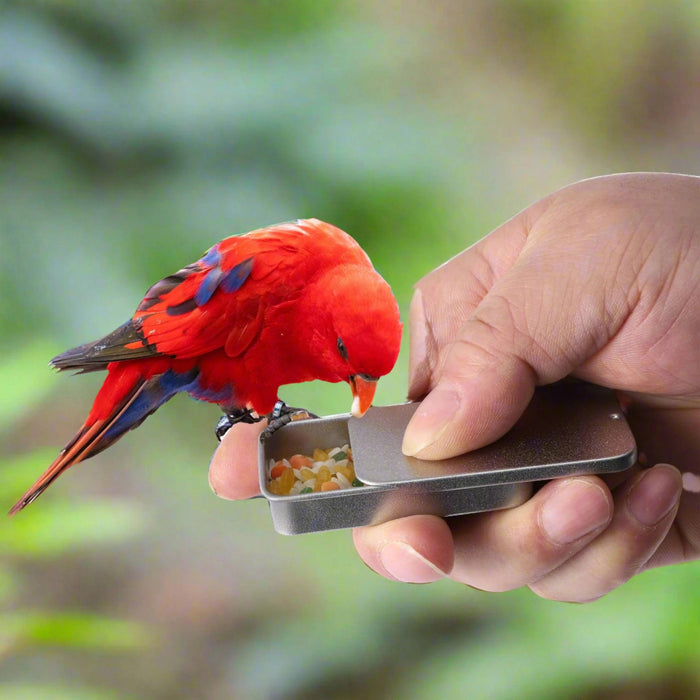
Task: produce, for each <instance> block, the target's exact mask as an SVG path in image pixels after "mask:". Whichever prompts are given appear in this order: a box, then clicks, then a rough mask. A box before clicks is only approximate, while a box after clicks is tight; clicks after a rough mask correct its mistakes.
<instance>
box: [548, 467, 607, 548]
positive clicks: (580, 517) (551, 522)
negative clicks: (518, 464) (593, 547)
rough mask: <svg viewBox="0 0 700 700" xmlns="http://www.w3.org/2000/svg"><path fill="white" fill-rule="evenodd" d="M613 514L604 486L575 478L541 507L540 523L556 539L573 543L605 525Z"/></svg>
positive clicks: (550, 536)
mask: <svg viewBox="0 0 700 700" xmlns="http://www.w3.org/2000/svg"><path fill="white" fill-rule="evenodd" d="M610 515H611V513H610V503H609V501H608V499H607V497H606V494H605V492H604V491H603V489H602V488H601V487H600V486H597V485H596V484H592V483H590V482H589V481H584V480H582V479H571V480H569V481H568V482H565V483H563V484H561V485H560V486H559V488H558V489H557V490H556V491H555V492H554V493H552V494H550V495H549V497H548V499H547V501H546V502H545V504H544V505H543V506H542V509H541V510H540V525H541V527H542V529H543V530H544V533H545V535H546V536H547V538H548V539H549V540H551V541H552V542H555V543H556V544H569V543H571V542H575V541H576V540H578V539H580V538H581V537H583V536H585V535H587V534H589V533H591V532H593V531H594V530H597V529H598V528H600V527H602V526H603V525H605V524H606V523H607V522H608V521H609V520H610Z"/></svg>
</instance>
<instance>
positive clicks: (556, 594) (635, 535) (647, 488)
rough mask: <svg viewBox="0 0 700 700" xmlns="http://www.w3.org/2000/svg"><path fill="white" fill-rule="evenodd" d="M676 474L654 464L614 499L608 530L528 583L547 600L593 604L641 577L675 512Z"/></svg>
mask: <svg viewBox="0 0 700 700" xmlns="http://www.w3.org/2000/svg"><path fill="white" fill-rule="evenodd" d="M681 491H682V480H681V475H680V472H679V471H678V470H677V469H676V468H675V467H672V466H671V465H668V464H659V465H656V466H655V467H653V468H651V469H647V470H645V471H643V472H641V473H640V474H639V475H638V476H637V477H636V478H634V479H632V480H631V481H630V482H629V483H627V484H625V485H624V486H622V487H621V488H620V490H619V492H618V493H616V494H615V515H614V517H613V520H612V522H611V524H610V526H609V527H608V528H607V529H606V530H605V532H603V533H602V534H601V535H600V536H599V537H598V538H597V539H596V540H595V541H593V542H592V543H591V544H590V545H589V546H588V547H586V548H585V549H584V550H582V551H581V552H579V553H578V554H577V555H576V556H574V557H572V558H571V559H569V560H568V561H566V563H564V564H563V565H562V566H560V567H559V568H557V569H556V570H555V571H552V572H551V573H549V574H548V575H547V576H544V577H542V578H541V579H539V580H538V581H536V582H533V583H532V584H530V588H531V589H532V590H533V591H534V592H535V593H536V594H537V595H539V596H541V597H543V598H548V599H551V600H565V601H570V602H586V601H589V600H596V599H597V598H600V597H601V596H603V595H605V594H606V593H608V592H610V591H611V590H613V589H615V588H617V587H618V586H620V585H622V584H623V583H625V582H626V581H627V580H629V579H630V578H631V577H632V576H634V575H635V574H637V573H638V572H640V571H641V570H642V569H643V568H644V567H645V565H646V563H647V562H648V561H649V559H650V558H651V557H652V556H653V555H654V553H655V552H656V550H657V548H658V547H659V545H660V544H661V543H662V541H663V540H664V538H665V537H666V535H667V533H668V531H669V529H670V527H671V525H672V523H673V519H674V517H675V515H676V511H677V510H678V503H679V501H680V497H681Z"/></svg>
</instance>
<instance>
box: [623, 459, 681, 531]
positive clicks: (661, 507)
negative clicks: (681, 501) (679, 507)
mask: <svg viewBox="0 0 700 700" xmlns="http://www.w3.org/2000/svg"><path fill="white" fill-rule="evenodd" d="M682 488H683V484H682V481H681V478H680V475H679V473H678V470H677V469H676V468H675V467H672V466H671V465H670V464H657V465H656V466H655V467H654V468H653V469H649V470H648V471H646V472H643V473H642V477H641V478H640V479H639V481H638V482H637V483H636V484H635V485H634V486H633V487H632V490H631V491H630V492H629V493H628V494H627V508H628V509H629V512H630V513H632V515H633V516H634V517H635V518H636V519H637V520H638V521H639V522H640V523H642V525H646V526H647V527H651V526H652V525H656V524H657V523H658V522H659V521H660V520H663V518H664V517H665V516H666V515H668V513H669V512H670V511H671V509H672V508H673V507H674V506H675V505H676V503H677V502H678V498H679V497H680V492H681V489H682Z"/></svg>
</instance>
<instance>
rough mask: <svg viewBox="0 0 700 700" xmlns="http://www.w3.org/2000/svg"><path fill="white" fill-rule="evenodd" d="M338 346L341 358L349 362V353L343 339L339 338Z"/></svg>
mask: <svg viewBox="0 0 700 700" xmlns="http://www.w3.org/2000/svg"><path fill="white" fill-rule="evenodd" d="M337 345H338V352H339V353H340V356H341V357H342V358H343V359H344V360H345V361H346V362H347V361H348V351H347V349H346V348H345V344H344V343H343V340H342V338H338V340H337Z"/></svg>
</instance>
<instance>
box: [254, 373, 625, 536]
mask: <svg viewBox="0 0 700 700" xmlns="http://www.w3.org/2000/svg"><path fill="white" fill-rule="evenodd" d="M416 407H417V404H398V405H395V406H384V407H376V408H371V409H370V410H369V411H368V412H367V414H366V416H364V417H363V418H361V419H356V418H351V417H350V416H349V415H347V414H343V415H340V416H329V417H327V418H319V419H315V420H307V421H298V422H293V423H290V424H289V425H287V426H285V427H284V428H281V429H280V430H279V431H277V432H276V433H274V434H273V435H272V436H271V437H270V438H268V439H267V440H265V441H261V443H260V445H259V463H260V465H259V466H260V487H261V492H262V494H263V496H264V497H265V498H266V499H267V500H268V502H269V504H270V511H271V514H272V519H273V524H274V526H275V529H276V530H277V531H278V532H280V533H282V534H301V533H305V532H317V531H321V530H332V529H339V528H348V527H356V526H359V525H367V524H376V523H380V522H385V521H387V520H392V519H394V518H398V517H403V516H406V515H414V514H435V515H440V516H445V517H446V516H451V515H462V514H466V513H476V512H480V511H485V510H497V509H500V508H509V507H513V506H516V505H519V504H520V503H522V502H524V501H525V500H526V499H527V498H528V497H529V495H530V493H531V483H530V482H532V481H535V480H542V479H552V478H557V477H562V476H568V475H571V474H584V473H586V474H590V473H604V472H613V471H621V470H623V469H626V468H628V467H629V466H631V465H632V464H633V463H634V461H635V458H636V449H635V443H634V439H633V436H632V434H631V432H630V430H629V427H628V426H627V422H626V420H625V419H624V416H622V414H621V413H620V410H619V406H618V404H617V401H616V399H615V397H614V394H613V393H612V392H610V391H608V390H605V389H601V388H600V387H594V386H592V385H588V384H582V383H581V384H577V383H566V384H561V385H556V386H553V387H544V388H542V389H538V390H537V392H536V394H535V397H534V398H533V401H532V402H531V404H530V406H529V407H528V409H527V411H526V412H525V414H524V415H523V416H522V418H521V419H520V421H518V423H517V424H516V426H515V427H514V428H513V429H512V430H511V431H510V432H509V433H508V434H507V435H505V436H504V437H503V438H501V439H500V440H498V441H497V442H495V443H493V444H492V445H489V446H487V447H484V448H482V449H480V450H476V451H474V452H471V453H469V454H466V455H461V456H460V457H456V458H454V459H449V460H444V461H425V460H418V459H414V458H409V457H405V456H404V455H403V454H402V452H401V440H402V437H403V432H404V429H405V426H406V424H407V423H408V421H409V420H410V417H411V415H413V412H414V411H415V410H416ZM348 442H350V444H351V446H352V449H353V457H354V461H355V471H356V473H357V475H358V477H359V478H360V479H361V480H362V481H364V482H365V483H366V484H368V485H366V486H362V487H356V488H351V489H345V490H340V491H329V492H321V493H312V494H299V495H295V496H277V495H274V494H272V493H270V492H269V491H268V490H267V479H268V464H269V461H270V459H271V458H272V459H275V460H277V459H282V458H283V457H290V456H291V455H293V454H297V453H302V454H311V453H312V452H313V450H314V448H316V447H321V448H328V447H333V446H341V445H343V444H345V443H348Z"/></svg>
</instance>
